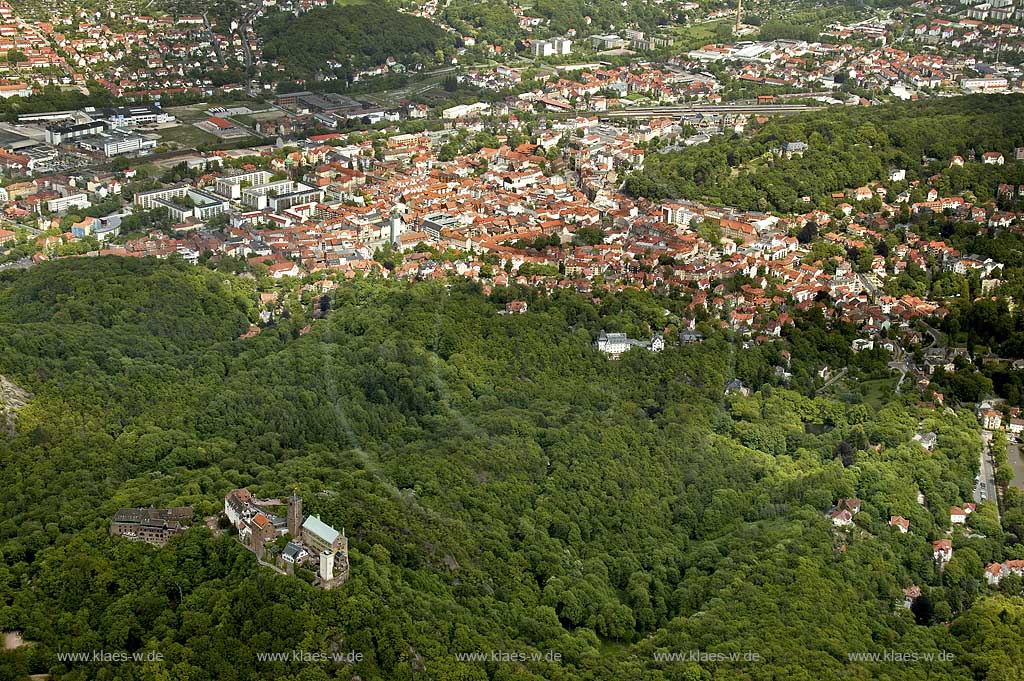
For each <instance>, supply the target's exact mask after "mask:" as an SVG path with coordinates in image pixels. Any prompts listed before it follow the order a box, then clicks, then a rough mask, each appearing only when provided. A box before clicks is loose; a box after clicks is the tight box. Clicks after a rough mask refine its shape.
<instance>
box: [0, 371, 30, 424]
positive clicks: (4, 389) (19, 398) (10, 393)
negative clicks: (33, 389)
mask: <svg viewBox="0 0 1024 681" xmlns="http://www.w3.org/2000/svg"><path fill="white" fill-rule="evenodd" d="M31 399H32V394H31V393H29V392H28V391H27V390H23V389H22V388H19V387H18V386H17V385H15V384H14V383H12V382H11V381H9V380H7V377H6V376H0V431H2V432H4V433H6V434H8V435H13V434H14V428H15V426H16V425H17V423H18V410H19V409H21V408H22V407H24V406H25V405H26V404H28V403H29V400H31Z"/></svg>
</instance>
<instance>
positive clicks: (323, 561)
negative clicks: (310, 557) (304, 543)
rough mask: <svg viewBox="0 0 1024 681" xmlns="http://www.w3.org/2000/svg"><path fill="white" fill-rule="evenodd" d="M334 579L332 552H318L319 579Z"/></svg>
mask: <svg viewBox="0 0 1024 681" xmlns="http://www.w3.org/2000/svg"><path fill="white" fill-rule="evenodd" d="M333 579H334V552H333V551H323V552H322V553H321V554H320V581H321V582H323V583H327V582H330V581H332V580H333Z"/></svg>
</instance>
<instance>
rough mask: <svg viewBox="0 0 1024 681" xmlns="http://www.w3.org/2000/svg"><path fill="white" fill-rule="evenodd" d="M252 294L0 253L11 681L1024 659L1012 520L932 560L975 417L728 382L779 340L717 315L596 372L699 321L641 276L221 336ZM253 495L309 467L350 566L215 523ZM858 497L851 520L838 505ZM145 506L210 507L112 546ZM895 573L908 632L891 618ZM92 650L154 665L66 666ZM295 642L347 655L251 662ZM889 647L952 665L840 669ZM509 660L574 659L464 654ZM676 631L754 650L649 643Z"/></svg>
mask: <svg viewBox="0 0 1024 681" xmlns="http://www.w3.org/2000/svg"><path fill="white" fill-rule="evenodd" d="M248 286H249V284H248V283H246V282H245V280H238V279H232V278H227V277H223V276H221V275H219V274H216V273H211V272H206V271H204V270H200V269H195V268H188V267H187V266H185V265H183V264H178V263H170V262H164V263H158V262H153V261H148V260H141V261H140V260H129V259H124V260H122V259H117V258H99V259H81V260H74V261H67V260H62V261H58V262H53V263H47V264H44V265H41V266H38V267H35V268H33V269H31V270H29V271H28V272H24V273H4V274H3V275H0V374H2V375H4V376H7V377H8V378H10V379H12V380H14V381H16V382H18V383H19V384H20V385H22V386H23V387H24V388H27V389H29V390H30V391H31V393H32V399H31V401H30V403H29V404H28V405H26V406H24V407H22V409H21V411H20V413H19V421H18V431H17V433H16V434H15V435H14V436H12V437H9V438H8V437H0V504H2V516H0V518H2V519H0V553H2V554H3V561H2V562H0V628H2V629H3V630H4V631H11V630H17V631H22V632H23V633H24V637H25V639H27V640H28V641H32V642H34V643H33V644H32V645H30V646H27V647H22V648H19V649H17V650H16V651H15V652H8V653H3V654H0V678H5V679H6V678H25V676H26V675H27V674H30V673H47V672H48V673H51V674H52V675H53V677H54V678H57V679H61V678H70V679H126V680H127V679H190V680H194V681H200V680H205V679H211V680H212V679H216V680H218V681H219V680H222V679H237V680H248V679H269V678H273V679H286V680H296V681H297V680H299V679H301V680H302V681H316V680H320V679H331V678H340V679H351V678H354V677H355V676H357V675H358V677H359V678H361V679H366V680H368V679H435V680H447V679H533V680H537V681H539V680H541V679H555V680H559V679H650V680H661V679H736V678H748V679H766V680H767V679H779V678H785V679H808V680H810V679H815V680H819V679H820V680H829V679H840V678H862V679H868V678H883V677H884V678H890V679H904V678H906V679H918V678H929V679H949V680H954V679H956V680H960V679H972V678H976V679H992V680H1004V679H1005V680H1008V679H1016V678H1020V677H1021V673H1022V671H1024V670H1022V668H1021V665H1022V660H1024V650H1022V648H1024V645H1022V641H1024V599H1022V598H1021V597H1019V596H1013V595H1010V594H1009V593H998V592H996V591H990V590H988V589H987V588H986V587H984V586H982V585H981V582H980V579H981V574H982V570H983V565H984V563H986V562H988V561H989V560H993V559H1003V558H1006V557H1007V556H1006V555H1005V554H1004V553H1003V552H1004V551H1005V550H1006V548H1005V547H1004V543H1003V541H1002V539H1003V536H1004V534H1003V529H1002V528H1001V527H1000V525H999V521H998V520H997V519H996V518H995V514H994V509H993V508H991V507H990V505H985V504H983V505H982V506H981V507H980V508H979V510H978V511H977V513H976V514H974V516H972V520H971V522H972V527H973V528H974V530H975V531H976V534H978V535H984V536H980V537H974V538H959V539H958V540H957V543H956V555H955V556H954V558H953V561H952V562H951V563H950V564H949V565H948V566H947V567H946V570H945V573H944V574H940V573H939V572H938V571H937V570H936V568H935V566H934V563H933V562H932V559H931V544H930V541H931V540H932V539H934V538H936V537H938V536H942V534H943V533H944V532H945V529H946V526H947V524H948V516H947V509H948V508H949V506H950V505H951V504H954V503H958V502H961V501H962V500H964V499H967V498H969V496H968V495H969V494H970V491H971V484H972V476H973V472H974V470H975V466H976V465H977V458H978V448H979V442H978V437H977V431H976V425H975V422H974V419H973V416H972V414H970V413H968V412H963V413H954V412H952V411H946V412H943V413H937V412H932V411H927V410H923V409H918V408H917V407H916V406H913V405H912V404H910V403H906V404H903V403H896V404H892V405H890V406H888V407H887V408H885V409H882V410H880V411H876V410H875V409H873V408H871V407H869V406H867V405H863V404H856V405H848V404H841V403H838V402H835V401H832V400H831V399H828V398H813V399H812V398H809V397H805V396H802V395H800V394H797V393H795V392H791V391H787V390H783V389H779V388H773V387H771V386H765V387H764V388H763V389H762V390H760V391H759V392H756V393H754V394H753V395H751V396H749V397H741V396H728V397H725V396H724V395H723V386H724V384H725V383H726V381H727V380H728V379H730V378H732V377H733V376H734V375H735V372H736V371H738V370H740V367H744V368H743V369H742V371H743V372H745V374H748V373H749V374H750V375H754V374H757V373H760V372H763V373H771V372H770V371H763V367H760V366H754V365H756V364H758V363H759V362H768V363H769V364H770V363H771V362H773V361H778V357H777V356H776V357H774V358H772V357H771V356H770V354H771V352H772V351H771V350H770V349H769V350H768V351H765V352H761V353H751V354H747V352H746V351H744V350H742V349H741V346H740V344H738V343H736V342H733V339H732V338H730V337H729V336H726V335H723V334H722V333H716V332H713V331H712V330H711V329H708V330H707V333H708V335H709V338H708V340H707V341H706V342H704V343H702V344H698V345H694V346H687V347H685V348H677V347H672V346H671V344H670V347H669V348H668V349H666V350H665V351H664V352H662V353H648V352H644V351H630V352H628V353H626V354H625V355H624V356H623V358H622V359H621V361H618V362H609V361H608V360H606V359H605V358H604V357H603V356H600V355H599V354H598V353H596V352H595V351H594V350H593V348H592V345H591V341H592V339H593V338H594V337H595V336H596V334H597V333H598V332H599V331H600V330H601V329H602V328H606V329H608V330H624V331H630V332H631V333H633V334H634V335H640V334H641V333H650V332H651V331H652V330H655V329H658V328H660V327H661V326H662V325H664V324H665V320H666V319H671V318H673V317H674V316H675V315H676V314H678V313H679V312H680V311H681V308H680V306H681V305H682V303H681V302H680V301H678V300H673V301H669V300H655V299H653V298H651V297H649V296H647V295H641V294H639V293H637V292H626V293H623V294H619V295H615V296H610V297H608V298H606V299H605V300H603V301H602V302H601V303H600V304H595V303H593V302H590V301H589V300H587V299H584V298H582V297H580V296H578V295H576V294H574V293H569V292H560V293H557V294H555V295H554V296H553V297H551V298H540V297H536V298H531V299H530V308H529V312H528V314H525V315H512V316H502V315H499V314H497V310H499V309H500V305H499V304H497V299H488V298H487V297H485V296H484V295H482V294H481V293H480V292H479V289H478V288H477V287H476V286H475V285H473V284H470V283H455V282H452V283H451V285H450V288H449V287H446V286H445V285H443V284H441V283H430V284H427V283H424V284H410V285H406V284H395V283H387V282H382V281H370V280H366V281H363V280H355V281H351V282H347V283H344V284H342V285H341V287H340V288H339V289H338V290H337V291H336V293H335V294H334V296H333V301H332V306H331V307H332V311H331V313H330V315H329V317H328V318H327V319H326V320H322V321H318V322H314V323H313V326H312V330H310V331H309V332H308V333H305V334H302V333H300V331H301V330H302V329H303V328H304V326H305V325H306V324H307V323H308V322H307V320H306V319H305V318H304V317H303V314H302V310H301V308H298V307H297V308H295V309H294V311H293V313H292V315H291V317H290V318H283V319H280V320H279V322H278V324H277V325H274V326H269V327H267V328H265V329H264V330H263V331H262V332H261V333H260V334H259V335H258V336H256V337H254V338H248V339H237V336H238V335H239V333H241V331H242V330H244V329H245V328H246V326H247V324H248V321H247V315H252V314H254V312H251V311H250V310H249V304H248V302H247V301H249V300H252V299H253V294H252V292H251V291H250V290H247V289H248ZM809 323H810V322H809ZM919 429H925V430H929V431H934V432H936V433H937V435H938V442H937V445H936V447H935V448H934V450H933V451H931V452H926V451H925V450H924V449H923V448H922V447H920V445H918V444H917V443H916V442H913V441H912V437H913V435H914V433H915V432H917V431H918V430H919ZM842 442H846V443H847V444H848V445H849V446H850V450H851V453H850V454H849V455H848V456H845V460H844V458H843V457H840V458H837V456H836V452H837V448H838V447H839V445H840V443H842ZM844 464H845V465H844ZM242 486H247V487H248V488H249V489H250V490H252V491H253V493H254V494H257V495H259V496H261V497H272V496H280V495H283V494H287V493H288V492H289V491H290V490H291V489H292V488H293V486H297V487H298V489H299V490H300V492H301V493H302V495H303V500H304V504H305V508H304V510H305V512H306V513H309V514H313V513H316V514H320V516H321V517H322V518H323V519H324V520H325V522H329V523H330V524H332V525H333V526H335V527H344V528H346V530H347V533H348V536H349V537H350V542H351V544H350V546H351V558H352V561H351V562H352V576H351V578H350V580H349V581H348V582H347V583H346V584H345V585H344V586H343V587H341V588H339V589H336V590H333V591H322V590H319V589H316V588H314V587H312V586H310V585H309V584H307V583H306V582H305V581H303V580H302V579H299V578H295V577H284V576H278V575H276V574H274V573H272V572H271V571H269V570H267V569H265V568H260V567H258V566H257V564H256V563H255V560H254V558H253V556H252V555H251V554H249V553H248V552H246V551H245V550H243V549H242V548H241V547H240V546H239V545H238V544H237V542H236V541H235V540H234V539H233V538H232V537H231V536H229V535H228V534H226V533H225V534H223V535H220V536H217V537H215V536H214V535H213V534H212V533H211V531H210V530H209V529H207V528H206V527H204V526H203V523H201V522H199V521H198V518H199V517H202V516H212V515H214V514H216V513H218V511H219V510H220V509H222V508H223V496H224V494H225V493H227V492H228V491H230V490H231V489H234V488H237V487H242ZM918 489H920V490H921V491H923V492H924V494H925V495H926V496H927V498H928V500H929V506H928V508H925V507H924V506H921V505H919V504H918V503H917V501H916V495H917V491H918ZM852 496H858V497H860V498H861V499H862V500H863V508H862V510H861V512H860V513H859V514H858V515H857V526H856V527H855V528H854V529H853V530H851V532H850V533H849V535H848V538H846V539H843V536H844V535H841V534H837V533H835V532H834V531H833V530H832V529H831V523H830V522H829V521H828V519H827V518H826V517H825V515H824V513H825V511H826V510H827V509H828V508H829V507H831V506H832V504H833V503H835V502H836V501H837V500H838V499H840V498H843V497H852ZM150 504H152V505H156V506H165V505H182V504H191V505H193V506H195V507H196V512H197V522H196V523H195V527H193V529H191V530H190V531H189V532H187V533H186V534H185V535H183V536H180V537H176V538H174V539H173V540H172V541H171V542H170V543H169V545H168V546H167V547H166V548H163V549H160V548H156V547H152V546H149V545H145V544H141V543H130V542H126V541H124V540H122V539H115V538H111V537H109V536H108V534H107V527H108V524H109V519H110V517H111V515H112V514H113V512H114V511H115V510H116V509H117V508H119V507H121V506H149V505H150ZM891 514H901V515H903V516H905V517H907V518H909V519H910V520H911V523H912V524H911V532H910V533H909V534H907V535H900V534H898V533H896V532H894V531H893V530H892V528H890V527H889V526H888V519H889V516H890V515H891ZM911 584H916V585H919V586H920V587H921V589H922V591H923V592H924V593H925V594H926V596H927V601H928V602H927V607H924V605H925V604H924V603H922V607H921V608H919V609H917V615H918V619H919V622H915V616H914V615H912V614H911V613H910V612H909V611H907V610H905V609H903V608H901V607H899V604H900V603H902V601H903V593H902V589H903V588H904V587H907V586H909V585H911ZM1014 588H1016V589H1017V590H1018V591H1019V590H1020V585H1019V583H1017V582H1014V580H1013V579H1010V578H1007V579H1006V580H1004V587H1003V589H1004V591H1009V590H1012V589H1014ZM947 623H951V626H947ZM94 649H108V650H119V651H139V650H142V651H159V652H160V653H161V654H162V655H163V656H164V659H163V661H161V662H151V663H146V664H120V665H118V664H114V665H103V664H98V663H90V664H77V665H76V664H73V663H67V662H61V661H58V659H57V652H58V651H91V650H94ZM293 650H299V651H311V652H328V651H335V652H336V651H357V652H359V653H361V654H362V655H363V659H362V661H360V662H358V663H357V664H355V665H353V666H347V665H345V664H336V663H327V662H323V663H312V664H310V663H302V662H292V661H286V662H283V661H273V662H270V661H261V660H258V659H257V655H258V654H263V653H270V652H282V653H289V652H290V651H293ZM885 650H915V651H931V652H937V651H948V652H949V653H952V654H953V655H954V656H955V657H954V660H953V661H952V662H949V661H947V662H942V663H933V664H928V663H923V662H922V663H916V664H895V665H894V664H891V663H889V664H886V663H868V662H851V661H849V658H848V655H849V654H850V653H861V652H867V653H879V654H881V653H882V652H883V651H885ZM491 651H511V652H522V653H524V654H526V655H530V654H532V653H533V652H538V653H541V655H542V656H543V654H545V653H547V652H548V651H553V652H556V653H558V655H560V660H559V661H557V662H556V661H539V662H533V661H529V660H527V661H525V662H517V663H509V662H505V663H502V662H487V663H480V662H460V661H458V660H457V659H456V655H458V654H463V653H479V652H485V653H488V654H489V653H490V652H491ZM688 651H704V652H710V653H730V652H738V653H744V652H746V651H750V652H755V653H757V655H758V657H759V661H756V662H752V661H741V662H711V663H704V664H703V665H702V664H698V663H695V662H675V661H663V660H661V659H659V658H658V657H656V654H658V655H660V654H661V653H686V652H688Z"/></svg>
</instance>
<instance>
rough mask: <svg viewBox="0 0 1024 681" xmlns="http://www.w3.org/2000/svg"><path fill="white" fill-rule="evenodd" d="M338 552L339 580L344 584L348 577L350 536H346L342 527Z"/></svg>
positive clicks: (336, 564) (336, 565) (336, 563)
mask: <svg viewBox="0 0 1024 681" xmlns="http://www.w3.org/2000/svg"><path fill="white" fill-rule="evenodd" d="M337 545H338V554H337V560H336V561H335V567H336V568H337V570H338V582H339V583H340V584H344V583H345V581H346V580H347V579H348V570H349V564H348V537H347V536H345V528H344V527H343V528H341V536H340V537H338V541H337Z"/></svg>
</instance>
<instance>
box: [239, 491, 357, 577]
mask: <svg viewBox="0 0 1024 681" xmlns="http://www.w3.org/2000/svg"><path fill="white" fill-rule="evenodd" d="M282 505H287V508H288V510H287V514H286V516H284V517H281V516H278V515H275V514H274V513H271V512H270V511H269V510H266V508H267V507H271V506H282ZM224 515H226V516H227V518H228V520H229V521H230V522H231V524H232V525H233V526H234V527H235V529H237V530H238V540H239V541H240V542H241V543H242V545H243V546H245V547H246V548H248V549H249V550H250V551H252V552H253V553H255V554H256V557H257V558H258V559H259V560H260V562H262V563H265V564H268V565H271V566H274V567H276V568H277V569H279V570H283V571H284V572H286V573H288V574H293V573H294V570H295V567H296V566H305V565H308V566H310V567H311V568H312V569H314V570H315V572H316V579H315V580H314V584H316V585H317V586H319V587H321V588H323V589H333V588H335V587H337V586H341V585H342V584H344V583H345V581H346V580H347V579H348V575H349V560H348V537H347V536H345V531H344V530H342V531H341V532H338V531H337V530H336V529H334V528H333V527H331V526H330V525H328V524H327V523H325V522H323V521H322V520H320V516H317V515H311V516H306V517H303V515H302V497H300V496H299V495H297V494H292V495H291V496H290V497H288V500H287V502H282V501H281V500H279V499H255V498H254V497H253V496H252V494H251V493H250V492H249V490H247V489H236V490H232V491H231V492H229V493H228V494H227V495H226V496H225V497H224ZM281 537H287V538H288V541H287V543H286V544H285V545H284V548H282V549H278V546H279V543H280V542H278V539H279V538H281Z"/></svg>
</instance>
